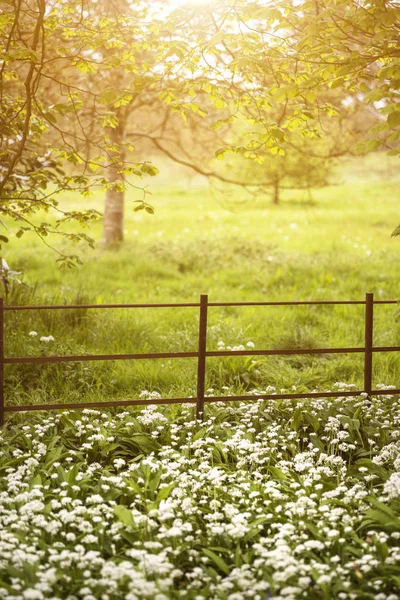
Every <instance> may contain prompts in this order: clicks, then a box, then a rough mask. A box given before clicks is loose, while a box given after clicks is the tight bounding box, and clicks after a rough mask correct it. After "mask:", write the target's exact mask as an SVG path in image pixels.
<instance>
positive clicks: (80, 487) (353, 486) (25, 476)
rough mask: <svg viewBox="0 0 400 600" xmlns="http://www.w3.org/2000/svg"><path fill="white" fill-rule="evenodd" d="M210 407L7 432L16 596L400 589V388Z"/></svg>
mask: <svg viewBox="0 0 400 600" xmlns="http://www.w3.org/2000/svg"><path fill="white" fill-rule="evenodd" d="M146 393H148V392H146ZM169 411H171V412H169ZM170 414H172V415H174V417H173V418H168V415H170ZM207 415H208V420H206V421H205V422H204V423H202V424H200V423H198V422H197V421H196V420H195V419H194V415H193V409H192V408H191V407H180V408H177V407H174V408H173V410H172V409H169V408H159V407H155V406H147V407H146V408H144V409H143V410H141V411H138V410H137V409H134V410H132V411H125V412H121V413H119V414H117V415H111V414H109V413H106V412H101V411H96V410H88V409H86V410H84V411H82V412H81V413H72V412H70V413H68V412H64V413H62V414H60V415H57V416H51V417H47V418H40V417H34V418H32V419H31V421H30V422H29V423H28V424H26V425H23V426H18V427H17V426H16V427H15V428H14V430H13V431H12V432H11V434H10V433H7V434H4V436H3V438H1V439H0V442H1V443H2V445H1V448H2V450H1V453H0V468H1V469H2V474H3V479H2V486H1V489H0V599H3V600H11V599H12V600H50V599H51V600H63V599H65V600H98V599H99V600H123V599H124V600H125V599H126V600H146V599H149V600H150V599H151V600H169V599H172V600H178V599H180V598H184V599H187V600H201V599H205V598H207V599H211V600H246V599H252V600H266V599H267V598H268V600H320V599H321V598H326V599H328V598H332V599H334V598H338V599H339V600H356V599H357V598H359V597H364V598H374V599H378V600H400V593H399V592H398V588H397V584H396V582H395V577H393V573H397V570H398V565H399V563H400V548H399V540H400V531H399V530H398V526H397V525H396V519H399V515H398V511H399V504H398V498H399V496H400V472H399V471H400V469H399V467H400V460H399V447H398V444H399V441H398V439H397V437H396V435H395V433H396V431H397V430H398V429H399V426H400V402H399V400H398V399H396V398H393V397H392V398H389V397H388V398H386V397H384V398H382V397H380V398H379V400H378V401H377V402H371V401H370V400H369V399H365V398H362V399H360V398H351V397H350V398H349V397H341V398H336V399H333V400H316V399H312V400H301V401H296V402H295V401H293V400H287V401H282V400H276V401H272V402H271V401H268V402H263V401H261V400H257V399H254V398H252V399H251V401H249V402H246V403H241V404H239V405H236V406H233V405H229V406H220V405H214V404H213V405H212V406H209V407H207ZM377 424H379V427H378V426H377ZM371 439H373V440H374V444H371V443H370V441H369V440H371ZM382 490H383V496H382ZM376 494H380V496H377V495H376ZM396 503H397V504H396ZM391 515H392V516H391Z"/></svg>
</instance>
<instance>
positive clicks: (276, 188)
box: [272, 177, 279, 204]
mask: <svg viewBox="0 0 400 600" xmlns="http://www.w3.org/2000/svg"><path fill="white" fill-rule="evenodd" d="M273 186H274V187H273V191H274V195H273V200H272V201H273V203H274V204H279V177H276V178H275V179H274V183H273Z"/></svg>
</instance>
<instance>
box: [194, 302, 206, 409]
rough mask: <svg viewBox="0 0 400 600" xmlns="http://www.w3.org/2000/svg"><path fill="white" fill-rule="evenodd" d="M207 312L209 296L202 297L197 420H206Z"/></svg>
mask: <svg viewBox="0 0 400 600" xmlns="http://www.w3.org/2000/svg"><path fill="white" fill-rule="evenodd" d="M207 311H208V295H207V294H201V296H200V319H199V349H198V362H197V399H196V419H198V420H200V421H203V419H204V391H205V382H206V351H207Z"/></svg>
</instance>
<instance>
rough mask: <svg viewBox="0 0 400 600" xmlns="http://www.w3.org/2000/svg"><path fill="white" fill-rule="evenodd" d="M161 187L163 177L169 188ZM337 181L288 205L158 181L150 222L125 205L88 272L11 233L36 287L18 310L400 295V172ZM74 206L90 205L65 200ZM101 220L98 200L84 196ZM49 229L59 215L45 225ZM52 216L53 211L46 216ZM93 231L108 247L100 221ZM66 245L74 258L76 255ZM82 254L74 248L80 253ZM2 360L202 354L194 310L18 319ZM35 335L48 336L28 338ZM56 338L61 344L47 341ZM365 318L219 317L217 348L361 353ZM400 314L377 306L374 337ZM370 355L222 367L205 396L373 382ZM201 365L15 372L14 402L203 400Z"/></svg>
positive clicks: (289, 196) (391, 374) (374, 171)
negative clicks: (121, 231)
mask: <svg viewBox="0 0 400 600" xmlns="http://www.w3.org/2000/svg"><path fill="white" fill-rule="evenodd" d="M162 177H164V179H163V178H162ZM337 179H338V184H337V185H334V186H330V187H327V188H324V189H321V190H317V191H315V192H313V201H312V202H310V201H309V198H308V197H307V196H306V195H305V194H304V192H301V191H296V190H294V191H288V192H285V194H284V195H283V202H282V204H281V205H280V206H277V207H274V206H272V204H271V201H270V199H269V198H268V197H267V196H265V197H257V198H249V197H246V196H245V195H244V192H241V191H238V190H225V191H224V193H222V194H220V195H219V196H217V198H215V195H214V194H213V193H212V192H211V191H210V190H209V189H208V187H206V186H205V185H204V182H203V181H201V180H196V179H195V180H193V181H191V182H189V180H186V181H185V179H184V177H182V185H180V187H178V186H175V187H174V185H173V184H171V181H170V180H169V179H168V177H167V176H163V175H161V179H160V181H159V183H158V184H157V182H156V185H154V189H153V194H154V201H153V204H154V205H155V208H156V213H155V215H154V216H151V215H147V214H141V213H134V212H133V204H132V202H133V200H135V199H137V197H136V195H135V194H134V193H132V194H130V195H129V196H128V198H127V210H126V222H125V229H126V241H125V243H124V245H123V246H122V247H121V248H120V249H119V250H114V251H109V252H104V251H103V250H102V249H101V246H100V244H98V245H97V247H96V249H95V250H94V251H90V250H88V249H87V248H84V247H82V248H80V251H81V253H82V256H83V258H84V265H83V266H82V267H80V268H78V269H74V270H72V271H60V270H59V269H58V267H57V265H56V263H55V257H54V255H53V253H52V252H51V251H50V250H49V249H48V248H46V247H45V246H44V245H43V244H41V243H40V242H39V241H38V240H37V239H36V238H35V237H34V236H30V235H29V234H28V235H26V236H25V237H24V238H22V240H17V239H16V238H14V237H12V236H13V233H11V238H12V241H11V244H10V247H9V248H7V255H6V258H7V260H8V262H9V264H10V266H11V268H13V269H15V270H20V271H22V273H23V280H24V282H25V283H26V284H27V286H28V287H26V288H25V287H24V288H21V287H18V286H17V287H15V288H14V289H13V290H12V292H11V295H10V297H9V299H8V302H9V303H20V302H22V303H86V302H93V303H106V302H121V303H122V302H129V303H130V302H132V303H139V302H144V303H151V302H183V301H190V302H197V301H198V298H199V294H200V293H208V294H209V297H210V301H235V300H237V301H240V300H243V301H245V300H254V301H257V300H258V301H261V300H271V301H274V300H275V301H279V300H343V299H348V300H360V299H363V298H364V295H365V292H367V291H372V292H374V293H375V296H376V298H378V299H396V298H398V297H400V282H399V278H398V269H397V264H398V255H399V242H398V240H396V239H391V238H390V233H391V231H392V230H393V229H394V228H395V226H396V225H397V224H398V221H399V212H398V198H397V193H396V192H397V189H398V184H399V177H398V175H396V171H395V169H394V163H393V161H390V160H389V158H388V157H385V156H381V155H375V156H368V157H365V158H363V159H361V158H360V159H357V160H355V159H354V160H352V161H351V162H347V163H345V164H343V165H340V167H339V168H338V178H337ZM62 201H63V203H65V204H66V205H68V206H69V207H70V208H71V207H73V206H77V205H81V204H82V199H81V198H79V197H78V196H76V195H66V196H65V198H63V199H62ZM84 202H85V206H89V205H90V207H95V208H98V209H101V202H102V200H101V196H100V194H96V195H95V196H93V197H92V198H90V199H89V200H86V199H85V200H84ZM47 218H48V217H47ZM50 218H52V215H50ZM92 235H93V236H94V237H95V238H96V239H97V240H98V241H100V239H101V223H98V224H97V225H95V226H94V228H93V230H92ZM66 249H67V248H66ZM73 250H76V249H73ZM6 321H7V323H6V355H7V356H12V355H14V356H16V355H20V356H25V355H28V354H33V355H39V354H40V353H43V352H47V353H53V354H57V353H60V354H70V353H125V352H170V351H171V352H174V351H191V350H195V349H196V347H197V336H198V333H197V321H198V311H197V309H190V308H185V309H174V310H170V309H137V310H134V311H133V310H131V311H128V310H102V311H95V310H93V311H77V310H71V311H54V312H49V311H41V312H32V311H30V312H29V313H25V314H23V313H18V314H17V313H15V314H10V313H7V317H6ZM31 330H35V331H37V332H38V334H39V335H38V336H37V337H36V338H30V337H29V335H28V333H29V332H30V331H31ZM42 335H45V336H48V335H53V336H54V338H55V341H54V342H51V343H48V344H46V343H44V342H40V341H39V338H40V336H42ZM363 335H364V333H363V309H362V307H346V306H336V307H332V306H331V307H303V308H293V307H280V308H254V307H253V308H233V307H226V308H218V309H217V308H214V309H211V310H210V315H209V331H208V348H209V349H217V344H218V342H219V341H223V342H224V343H225V344H226V345H231V346H235V345H238V344H244V345H245V344H246V343H247V342H249V341H251V342H253V343H254V344H255V347H256V348H305V347H310V348H315V347H329V346H332V347H333V346H352V345H358V346H359V345H362V344H363ZM399 337H400V324H399V323H398V322H397V321H396V318H395V308H393V307H377V308H376V314H375V333H374V342H375V344H379V345H391V344H396V345H397V344H398V343H399ZM399 366H400V365H399V361H398V359H397V357H396V355H393V354H389V353H388V354H384V355H380V356H375V357H374V380H375V382H382V381H385V382H386V383H395V382H396V379H398V376H399V373H400V371H399ZM362 367H363V365H362V357H361V356H358V355H348V356H346V355H337V356H334V355H331V356H325V357H315V356H304V357H296V356H290V357H285V358H283V357H268V358H265V359H259V358H255V359H254V360H252V359H241V360H239V359H231V358H228V359H218V360H217V359H210V360H209V362H208V367H207V372H208V380H207V387H208V388H213V389H214V390H215V392H216V393H220V392H221V390H222V388H224V387H225V388H228V390H225V391H227V392H230V393H233V392H236V393H240V392H242V393H243V392H246V391H249V390H251V389H253V388H265V387H266V386H268V385H272V386H275V387H277V388H281V387H284V388H289V387H291V386H296V387H297V388H298V389H299V390H301V391H307V390H312V389H314V388H319V389H330V387H331V386H332V385H333V383H334V382H335V381H347V382H348V383H355V384H356V385H361V383H362ZM195 376H196V362H195V360H187V361H180V360H179V362H178V361H176V360H175V361H173V360H168V361H165V362H164V363H160V361H158V362H157V361H136V362H135V363H126V362H123V363H118V362H115V363H98V364H94V363H89V364H87V365H83V364H80V365H78V364H72V365H58V366H57V367H56V366H54V365H48V366H40V367H37V366H29V365H19V366H18V365H16V366H8V367H7V372H6V387H7V402H9V403H22V402H24V403H25V402H28V403H31V402H38V401H43V400H46V399H53V400H54V399H55V398H57V400H60V401H67V400H69V401H73V400H74V401H75V400H78V399H79V400H85V399H86V400H90V399H91V400H93V399H99V398H105V399H109V398H110V397H112V398H129V397H137V396H138V394H139V393H140V392H141V391H142V390H143V389H147V390H150V391H157V392H159V393H160V394H162V395H163V396H177V395H183V396H187V395H191V394H194V393H195Z"/></svg>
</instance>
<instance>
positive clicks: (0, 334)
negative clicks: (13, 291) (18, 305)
mask: <svg viewBox="0 0 400 600" xmlns="http://www.w3.org/2000/svg"><path fill="white" fill-rule="evenodd" d="M3 425H4V300H3V298H0V427H3Z"/></svg>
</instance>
